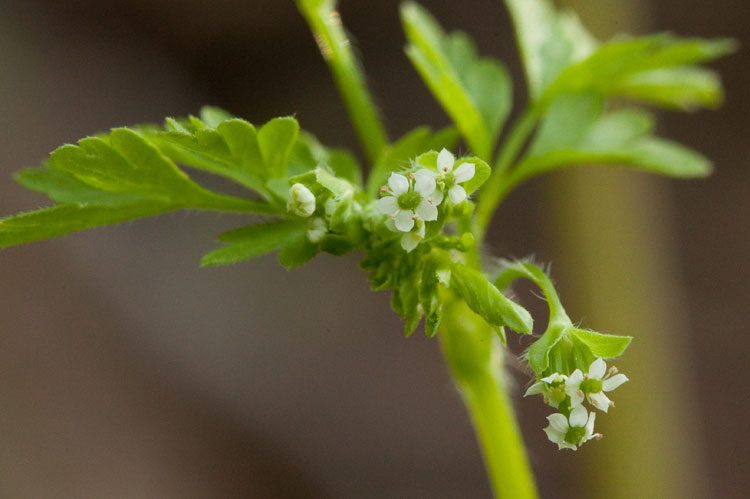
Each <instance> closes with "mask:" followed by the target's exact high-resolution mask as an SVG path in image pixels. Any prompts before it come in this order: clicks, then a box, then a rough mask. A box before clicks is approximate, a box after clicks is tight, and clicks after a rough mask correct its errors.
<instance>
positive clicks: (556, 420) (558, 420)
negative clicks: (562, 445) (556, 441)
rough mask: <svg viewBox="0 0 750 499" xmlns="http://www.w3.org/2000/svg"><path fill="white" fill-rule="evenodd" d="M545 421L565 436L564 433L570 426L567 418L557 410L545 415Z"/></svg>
mask: <svg viewBox="0 0 750 499" xmlns="http://www.w3.org/2000/svg"><path fill="white" fill-rule="evenodd" d="M585 410H586V409H584V411H585ZM547 421H549V426H550V428H552V429H553V430H555V431H556V432H559V433H562V435H563V436H565V434H566V433H567V432H568V428H570V426H569V425H568V420H567V419H566V418H565V416H563V415H562V414H560V413H559V412H556V413H554V414H550V415H549V416H547Z"/></svg>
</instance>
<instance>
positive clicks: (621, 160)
mask: <svg viewBox="0 0 750 499" xmlns="http://www.w3.org/2000/svg"><path fill="white" fill-rule="evenodd" d="M652 129H653V118H652V116H651V115H650V114H648V113H646V112H644V111H639V110H618V111H613V112H610V113H606V114H602V105H601V98H600V97H598V96H597V95H596V94H593V93H584V94H576V95H568V94H563V95H561V96H559V97H558V98H557V99H556V100H555V102H554V103H553V104H552V105H551V106H550V108H549V112H548V113H547V115H546V116H545V119H544V121H543V122H542V124H541V126H540V127H539V130H538V133H537V136H536V137H535V139H534V141H533V142H532V144H531V145H530V147H529V152H528V154H527V156H526V157H524V159H523V160H521V162H520V163H519V164H518V165H517V166H516V169H515V171H513V172H512V182H513V183H516V182H520V181H521V180H524V179H527V178H530V177H532V176H535V175H539V174H540V173H543V172H547V171H551V170H555V169H558V168H563V167H568V166H574V165H582V164H592V165H619V166H626V167H630V168H634V169H638V170H643V171H648V172H651V173H658V174H661V175H669V176H674V177H702V176H706V175H708V174H709V173H710V172H711V164H710V162H709V161H708V160H707V159H706V158H705V157H703V156H702V155H700V154H699V153H697V152H695V151H692V150H690V149H688V148H687V147H684V146H681V145H679V144H677V143H674V142H670V141H667V140H664V139H660V138H656V137H652V136H650V135H649V133H650V132H651V130H652Z"/></svg>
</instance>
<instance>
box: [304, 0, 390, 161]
mask: <svg viewBox="0 0 750 499" xmlns="http://www.w3.org/2000/svg"><path fill="white" fill-rule="evenodd" d="M296 1H297V6H298V8H299V10H300V12H302V15H303V16H305V19H306V20H307V23H308V24H309V25H310V29H311V30H312V32H313V35H314V36H315V40H316V41H317V42H318V47H319V48H320V52H321V53H322V54H323V58H324V59H325V61H326V63H328V67H329V68H330V70H331V73H333V78H334V80H335V81H336V85H337V86H338V89H339V92H340V93H341V95H342V97H343V99H344V103H345V104H346V109H347V111H348V112H349V118H350V119H351V120H352V123H353V124H354V128H355V130H356V131H357V135H358V137H359V140H360V143H361V144H362V147H363V148H364V150H365V154H367V158H368V159H369V160H370V162H371V164H373V165H374V164H375V163H376V162H377V160H378V158H379V157H380V154H381V153H382V152H383V150H384V148H385V147H386V146H387V145H388V136H387V134H386V132H385V127H384V126H383V124H382V121H381V120H380V116H379V114H378V111H377V109H376V108H375V104H374V103H373V101H372V98H371V96H370V93H369V92H368V91H367V86H366V85H365V79H364V76H363V74H362V72H361V71H360V68H359V65H358V64H357V60H356V58H355V57H354V54H353V52H352V49H351V42H350V40H349V38H348V37H347V36H346V32H345V31H344V28H343V26H342V24H341V17H340V16H339V13H338V11H336V2H335V0H296Z"/></svg>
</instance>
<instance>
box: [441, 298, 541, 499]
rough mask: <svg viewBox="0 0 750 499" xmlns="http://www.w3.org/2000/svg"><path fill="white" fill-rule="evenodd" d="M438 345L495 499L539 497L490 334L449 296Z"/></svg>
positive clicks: (497, 349) (500, 356) (498, 357)
mask: <svg viewBox="0 0 750 499" xmlns="http://www.w3.org/2000/svg"><path fill="white" fill-rule="evenodd" d="M443 298H444V300H443V302H444V305H443V325H442V326H441V329H440V334H439V337H440V345H441V348H442V351H443V355H444V357H445V360H446V362H447V364H448V366H449V367H450V372H451V374H452V375H453V378H454V379H455V381H456V384H457V386H458V388H459V391H460V392H461V395H462V396H463V399H464V402H465V404H466V407H467V409H468V410H469V413H470V414H471V418H472V422H473V423H474V429H475V431H476V435H477V439H478V440H479V445H480V447H481V450H482V455H483V457H484V462H485V466H486V468H487V473H488V475H489V479H490V483H491V485H492V490H493V492H494V496H495V497H496V498H498V499H534V498H536V497H538V494H537V491H536V485H535V483H534V477H533V475H532V473H531V468H530V466H529V461H528V458H527V456H526V451H525V447H524V444H523V441H522V439H521V435H520V431H519V428H518V424H517V422H516V419H515V415H514V414H513V409H512V406H511V404H510V401H509V400H508V397H507V394H506V393H505V390H506V383H505V380H504V378H503V376H504V374H503V366H502V349H500V348H498V347H497V345H496V342H495V341H493V340H495V339H496V338H495V337H494V332H493V331H492V329H491V328H489V327H488V326H487V324H486V323H485V322H484V321H483V320H482V319H481V318H480V317H479V316H477V315H476V314H475V313H474V312H472V311H471V310H470V309H469V308H468V307H467V306H466V304H465V303H464V302H463V301H462V300H460V299H458V298H456V297H455V296H454V295H452V294H450V292H446V293H445V296H444V297H443Z"/></svg>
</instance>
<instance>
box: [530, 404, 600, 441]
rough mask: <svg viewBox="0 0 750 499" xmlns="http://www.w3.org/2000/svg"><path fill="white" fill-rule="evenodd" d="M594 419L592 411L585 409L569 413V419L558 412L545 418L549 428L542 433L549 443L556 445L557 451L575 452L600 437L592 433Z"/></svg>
mask: <svg viewBox="0 0 750 499" xmlns="http://www.w3.org/2000/svg"><path fill="white" fill-rule="evenodd" d="M595 419H596V414H595V413H594V412H593V411H592V412H590V413H589V412H588V411H587V410H586V408H585V407H583V406H578V407H576V408H575V409H573V410H572V411H570V417H569V418H566V417H565V415H563V414H560V413H559V412H558V413H555V414H551V415H549V416H547V421H549V426H547V427H546V428H545V429H544V431H545V433H547V437H548V438H549V439H550V441H552V442H554V443H556V444H557V448H558V449H561V450H562V449H573V450H576V449H577V448H578V446H579V445H581V444H583V443H584V442H588V441H589V440H591V439H592V438H596V439H599V438H601V437H602V436H601V435H600V434H599V433H594V420H595Z"/></svg>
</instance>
